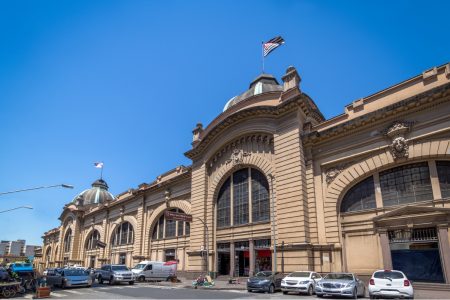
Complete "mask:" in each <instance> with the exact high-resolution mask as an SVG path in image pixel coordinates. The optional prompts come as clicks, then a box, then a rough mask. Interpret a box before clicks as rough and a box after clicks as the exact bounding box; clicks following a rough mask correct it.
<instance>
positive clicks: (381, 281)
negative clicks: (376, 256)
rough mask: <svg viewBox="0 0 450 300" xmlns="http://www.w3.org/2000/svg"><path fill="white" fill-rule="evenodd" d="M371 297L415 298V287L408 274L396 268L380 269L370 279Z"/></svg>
mask: <svg viewBox="0 0 450 300" xmlns="http://www.w3.org/2000/svg"><path fill="white" fill-rule="evenodd" d="M369 297H370V298H371V299H374V298H378V297H380V298H407V299H413V298H414V289H413V287H412V284H411V282H410V281H409V280H408V278H407V277H406V275H405V274H404V273H403V272H401V271H396V270H378V271H375V272H374V273H373V274H372V278H370V281H369Z"/></svg>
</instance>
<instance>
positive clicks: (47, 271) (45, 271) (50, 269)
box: [42, 268, 59, 276]
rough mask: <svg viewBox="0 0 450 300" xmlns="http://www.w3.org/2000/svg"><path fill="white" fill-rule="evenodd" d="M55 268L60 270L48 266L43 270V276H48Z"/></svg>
mask: <svg viewBox="0 0 450 300" xmlns="http://www.w3.org/2000/svg"><path fill="white" fill-rule="evenodd" d="M55 270H59V268H47V269H45V270H44V272H42V275H43V276H47V274H48V273H49V272H51V271H55Z"/></svg>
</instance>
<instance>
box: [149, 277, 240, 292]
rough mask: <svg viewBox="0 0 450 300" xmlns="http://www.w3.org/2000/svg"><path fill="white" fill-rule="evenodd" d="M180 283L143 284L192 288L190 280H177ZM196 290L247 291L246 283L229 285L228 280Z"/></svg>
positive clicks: (218, 281)
mask: <svg viewBox="0 0 450 300" xmlns="http://www.w3.org/2000/svg"><path fill="white" fill-rule="evenodd" d="M178 279H179V280H180V282H176V283H173V282H169V281H160V282H152V281H150V282H146V283H144V284H149V285H154V286H169V287H170V286H171V287H177V288H191V289H192V288H193V287H192V281H193V280H190V279H186V278H183V277H179V278H178ZM197 288H198V289H205V290H246V289H247V281H246V279H245V280H241V281H240V282H239V283H236V284H229V283H228V280H214V286H212V287H204V286H199V287H197Z"/></svg>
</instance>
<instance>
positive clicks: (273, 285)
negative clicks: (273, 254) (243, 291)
mask: <svg viewBox="0 0 450 300" xmlns="http://www.w3.org/2000/svg"><path fill="white" fill-rule="evenodd" d="M282 279H283V276H282V275H281V273H279V272H276V273H275V274H273V272H271V271H261V272H258V273H256V275H255V276H254V277H250V278H249V279H248V280H247V291H249V292H253V291H260V292H267V293H270V294H272V293H274V292H275V291H276V290H280V289H281V280H282Z"/></svg>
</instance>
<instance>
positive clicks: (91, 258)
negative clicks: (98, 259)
mask: <svg viewBox="0 0 450 300" xmlns="http://www.w3.org/2000/svg"><path fill="white" fill-rule="evenodd" d="M89 268H95V256H93V255H92V256H90V257H89Z"/></svg>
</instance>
